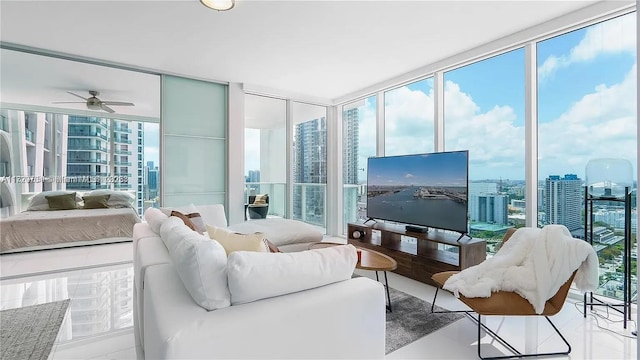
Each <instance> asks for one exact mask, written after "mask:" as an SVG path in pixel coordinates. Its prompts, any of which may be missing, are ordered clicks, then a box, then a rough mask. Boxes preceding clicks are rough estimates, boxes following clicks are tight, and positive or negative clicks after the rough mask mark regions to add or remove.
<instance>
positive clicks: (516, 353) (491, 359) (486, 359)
mask: <svg viewBox="0 0 640 360" xmlns="http://www.w3.org/2000/svg"><path fill="white" fill-rule="evenodd" d="M545 319H547V321H548V322H549V324H550V325H551V327H552V328H553V330H555V331H556V334H558V336H560V339H562V341H563V342H564V343H565V345H567V350H566V351H561V352H550V353H534V354H521V353H520V352H519V351H518V350H516V349H515V348H514V347H513V346H511V345H510V344H509V343H508V342H507V341H506V340H505V339H503V338H502V337H500V336H499V335H498V334H496V333H495V332H494V331H493V330H491V329H489V328H488V327H487V326H486V325H484V324H482V322H481V316H480V314H478V319H477V320H476V319H475V318H474V320H475V321H476V322H477V323H478V345H477V346H478V357H479V358H480V359H483V360H495V359H514V358H527V357H536V356H559V355H569V353H570V352H571V345H570V344H569V342H568V341H567V339H565V337H564V336H563V335H562V333H561V332H560V330H558V328H557V327H556V326H555V325H554V324H553V322H552V321H551V319H549V317H548V316H545ZM481 328H483V329H484V330H485V331H486V332H487V333H488V334H490V336H491V337H493V338H494V339H496V340H498V341H499V342H500V343H501V344H503V345H505V346H506V347H507V348H509V350H510V351H512V352H513V353H514V354H513V355H504V356H487V357H483V356H482V346H481V343H480V340H481V338H482V334H481Z"/></svg>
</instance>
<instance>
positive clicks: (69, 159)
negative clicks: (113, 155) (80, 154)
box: [67, 158, 107, 165]
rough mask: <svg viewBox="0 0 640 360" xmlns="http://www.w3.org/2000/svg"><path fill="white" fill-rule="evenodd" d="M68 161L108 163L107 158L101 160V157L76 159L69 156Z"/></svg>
mask: <svg viewBox="0 0 640 360" xmlns="http://www.w3.org/2000/svg"><path fill="white" fill-rule="evenodd" d="M67 163H83V164H86V163H92V164H104V165H106V164H107V160H100V159H74V158H68V159H67Z"/></svg>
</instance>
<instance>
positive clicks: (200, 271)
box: [160, 218, 230, 310]
mask: <svg viewBox="0 0 640 360" xmlns="http://www.w3.org/2000/svg"><path fill="white" fill-rule="evenodd" d="M173 219H175V220H177V221H179V222H180V224H178V225H176V226H171V222H173V221H172V220H173ZM165 224H169V225H167V226H166V227H165ZM166 228H169V230H166ZM163 229H165V234H166V235H167V236H168V239H167V240H165V239H164V238H163V241H164V242H165V245H167V244H169V245H167V249H168V250H169V256H170V257H171V261H172V263H173V266H174V267H175V269H176V272H177V273H178V276H180V279H181V280H182V283H183V284H184V287H185V288H186V289H187V291H188V292H189V294H190V295H191V297H192V298H193V300H194V301H195V302H196V303H197V304H198V305H200V306H202V307H203V308H205V309H207V310H215V309H219V308H224V307H227V306H229V305H230V295H229V289H228V287H227V272H226V266H227V254H226V252H225V251H224V248H223V247H222V245H220V243H218V242H217V241H215V240H210V239H207V238H206V237H204V236H202V235H200V234H198V233H196V232H194V231H192V230H190V229H189V228H188V227H187V226H186V225H184V224H182V221H181V220H180V219H177V218H169V219H167V220H166V221H165V222H164V223H163V228H161V230H160V233H161V234H163Z"/></svg>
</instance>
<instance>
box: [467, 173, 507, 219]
mask: <svg viewBox="0 0 640 360" xmlns="http://www.w3.org/2000/svg"><path fill="white" fill-rule="evenodd" d="M508 208H509V195H506V194H501V193H500V192H499V185H498V183H495V182H470V183H469V220H471V221H475V222H483V223H488V224H497V225H508V224H509V219H508V214H509V211H508Z"/></svg>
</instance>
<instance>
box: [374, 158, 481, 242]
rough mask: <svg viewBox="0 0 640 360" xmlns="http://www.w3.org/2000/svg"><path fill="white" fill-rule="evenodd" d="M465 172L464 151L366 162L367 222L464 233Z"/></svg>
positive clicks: (465, 212)
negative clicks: (388, 222)
mask: <svg viewBox="0 0 640 360" xmlns="http://www.w3.org/2000/svg"><path fill="white" fill-rule="evenodd" d="M468 169H469V151H467V150H464V151H450V152H437V153H429V154H416V155H403V156H385V157H371V158H369V159H368V169H367V217H368V218H369V219H380V220H388V221H395V222H399V223H404V224H410V225H418V226H422V227H426V228H437V229H445V230H453V231H457V232H460V233H462V234H466V233H467V201H468V198H467V189H468V182H469V177H468V173H469V172H468ZM409 229H414V228H413V227H411V226H410V227H408V228H407V230H409ZM419 230H420V228H418V230H413V231H419Z"/></svg>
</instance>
